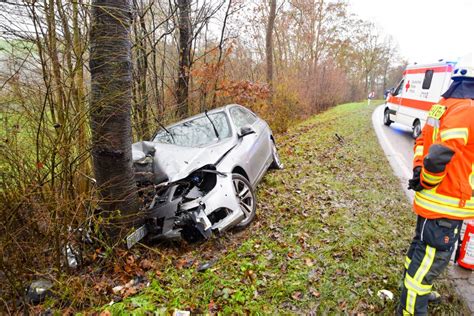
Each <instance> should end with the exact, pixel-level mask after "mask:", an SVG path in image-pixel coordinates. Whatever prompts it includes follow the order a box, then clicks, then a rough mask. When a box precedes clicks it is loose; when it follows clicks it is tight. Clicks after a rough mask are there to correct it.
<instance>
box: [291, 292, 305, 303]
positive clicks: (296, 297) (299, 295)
mask: <svg viewBox="0 0 474 316" xmlns="http://www.w3.org/2000/svg"><path fill="white" fill-rule="evenodd" d="M291 297H292V298H293V299H294V300H296V301H301V299H303V293H301V292H300V291H296V292H294V293H293V294H292V295H291Z"/></svg>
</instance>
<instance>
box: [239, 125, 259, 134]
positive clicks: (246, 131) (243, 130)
mask: <svg viewBox="0 0 474 316" xmlns="http://www.w3.org/2000/svg"><path fill="white" fill-rule="evenodd" d="M250 134H255V130H254V129H253V128H252V127H251V126H250V125H246V126H242V127H241V128H240V131H239V137H244V136H246V135H250Z"/></svg>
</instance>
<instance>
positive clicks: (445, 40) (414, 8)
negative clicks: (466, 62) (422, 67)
mask: <svg viewBox="0 0 474 316" xmlns="http://www.w3.org/2000/svg"><path fill="white" fill-rule="evenodd" d="M348 2H349V4H350V8H351V11H352V12H354V13H356V14H357V15H359V16H360V17H361V18H363V19H365V20H370V21H372V22H375V23H376V24H377V25H378V26H379V27H380V28H382V30H383V32H384V33H385V34H390V35H392V36H393V37H394V39H395V40H396V41H397V42H398V45H399V51H400V54H401V55H402V56H403V57H404V58H405V59H407V60H408V61H409V62H410V63H413V62H418V63H430V62H436V61H437V60H438V59H441V58H443V59H445V60H454V61H456V60H457V59H458V58H459V57H461V56H464V55H466V54H468V53H472V52H473V51H474V0H348Z"/></svg>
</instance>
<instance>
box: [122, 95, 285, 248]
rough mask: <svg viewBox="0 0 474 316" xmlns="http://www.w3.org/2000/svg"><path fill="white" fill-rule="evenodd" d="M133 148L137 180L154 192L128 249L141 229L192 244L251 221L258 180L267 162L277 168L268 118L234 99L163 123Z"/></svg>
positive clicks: (151, 236)
mask: <svg viewBox="0 0 474 316" xmlns="http://www.w3.org/2000/svg"><path fill="white" fill-rule="evenodd" d="M132 153H133V161H134V168H135V177H136V181H137V183H138V185H139V186H140V187H152V192H151V194H149V195H148V196H149V199H148V202H147V204H148V206H147V215H146V221H145V225H144V226H143V227H141V228H140V229H138V230H137V231H135V232H134V233H133V234H132V235H130V236H129V237H128V239H127V243H128V246H129V247H130V246H131V245H133V244H134V243H136V242H137V241H138V240H139V239H141V238H143V237H144V236H145V235H147V236H148V239H151V240H156V239H181V238H182V239H184V240H186V241H188V242H193V241H198V240H202V239H207V238H209V237H210V236H211V234H212V233H213V232H223V231H226V230H228V229H230V228H233V227H245V226H247V225H249V224H250V222H251V221H252V220H253V218H254V217H255V211H256V197H255V188H256V186H257V184H258V183H259V181H260V180H261V179H262V177H263V176H264V175H265V173H266V171H267V170H268V169H269V168H275V169H281V168H282V164H281V162H280V159H279V157H278V152H277V148H276V145H275V140H274V138H273V135H272V131H271V130H270V128H269V126H268V124H267V123H266V122H265V121H264V120H262V119H261V118H259V117H258V116H257V115H255V114H254V113H253V112H251V111H250V110H248V109H247V108H245V107H243V106H241V105H237V104H231V105H227V106H224V107H221V108H218V109H214V110H212V111H209V112H205V113H202V114H199V115H196V116H193V117H191V118H188V119H185V120H183V121H180V122H178V123H176V124H173V125H170V126H168V127H165V126H161V129H160V130H159V131H158V132H157V133H156V135H155V136H154V137H153V140H152V141H143V142H138V143H135V144H133V147H132ZM144 199H145V200H146V197H145V198H144Z"/></svg>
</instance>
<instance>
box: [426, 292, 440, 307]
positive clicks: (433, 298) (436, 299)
mask: <svg viewBox="0 0 474 316" xmlns="http://www.w3.org/2000/svg"><path fill="white" fill-rule="evenodd" d="M428 303H431V304H439V303H441V294H439V293H438V292H436V291H431V292H430V294H428Z"/></svg>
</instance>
